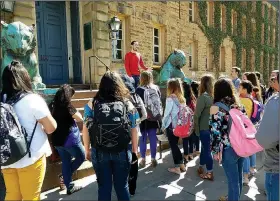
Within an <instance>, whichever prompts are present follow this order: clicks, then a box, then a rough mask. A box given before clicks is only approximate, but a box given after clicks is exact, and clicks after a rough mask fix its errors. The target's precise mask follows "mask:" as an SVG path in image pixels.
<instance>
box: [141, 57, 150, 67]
mask: <svg viewBox="0 0 280 201" xmlns="http://www.w3.org/2000/svg"><path fill="white" fill-rule="evenodd" d="M139 64H140V66H141V68H142V69H144V70H148V69H149V68H147V67H146V66H145V65H144V62H143V59H142V56H141V55H140V61H139Z"/></svg>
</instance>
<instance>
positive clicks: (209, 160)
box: [199, 130, 213, 172]
mask: <svg viewBox="0 0 280 201" xmlns="http://www.w3.org/2000/svg"><path fill="white" fill-rule="evenodd" d="M200 141H201V153H200V158H199V159H200V162H199V165H200V166H204V165H206V169H207V172H212V171H213V157H212V154H211V149H210V143H211V142H210V131H209V130H202V131H200Z"/></svg>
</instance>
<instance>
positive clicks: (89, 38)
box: [84, 22, 92, 50]
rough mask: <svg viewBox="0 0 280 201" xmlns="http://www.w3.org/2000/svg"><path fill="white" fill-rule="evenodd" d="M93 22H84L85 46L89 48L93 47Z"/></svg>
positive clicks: (86, 48)
mask: <svg viewBox="0 0 280 201" xmlns="http://www.w3.org/2000/svg"><path fill="white" fill-rule="evenodd" d="M91 29H92V27H91V22H89V23H86V24H84V48H85V50H89V49H91V48H92V36H91Z"/></svg>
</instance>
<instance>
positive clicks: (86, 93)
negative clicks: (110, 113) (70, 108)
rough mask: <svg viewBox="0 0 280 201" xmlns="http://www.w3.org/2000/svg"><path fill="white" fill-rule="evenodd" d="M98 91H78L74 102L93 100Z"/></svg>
mask: <svg viewBox="0 0 280 201" xmlns="http://www.w3.org/2000/svg"><path fill="white" fill-rule="evenodd" d="M97 91H98V90H96V89H95V90H92V91H90V90H77V91H76V93H75V94H74V96H73V98H72V100H75V99H85V98H93V97H94V96H95V95H96V93H97Z"/></svg>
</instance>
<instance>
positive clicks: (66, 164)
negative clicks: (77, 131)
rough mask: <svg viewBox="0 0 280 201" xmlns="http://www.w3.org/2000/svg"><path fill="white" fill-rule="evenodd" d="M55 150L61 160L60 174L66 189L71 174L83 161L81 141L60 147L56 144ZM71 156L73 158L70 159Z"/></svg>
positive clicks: (68, 185)
mask: <svg viewBox="0 0 280 201" xmlns="http://www.w3.org/2000/svg"><path fill="white" fill-rule="evenodd" d="M55 148H56V150H57V151H58V153H59V156H60V158H61V161H62V176H63V180H64V184H65V186H66V188H67V189H69V188H70V182H71V181H72V174H73V173H74V172H75V171H76V170H77V169H78V168H79V167H80V166H81V164H82V163H83V162H84V161H85V151H84V147H83V145H82V143H81V142H80V143H79V144H77V145H74V146H72V147H60V146H56V147H55ZM72 158H75V159H74V160H72Z"/></svg>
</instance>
